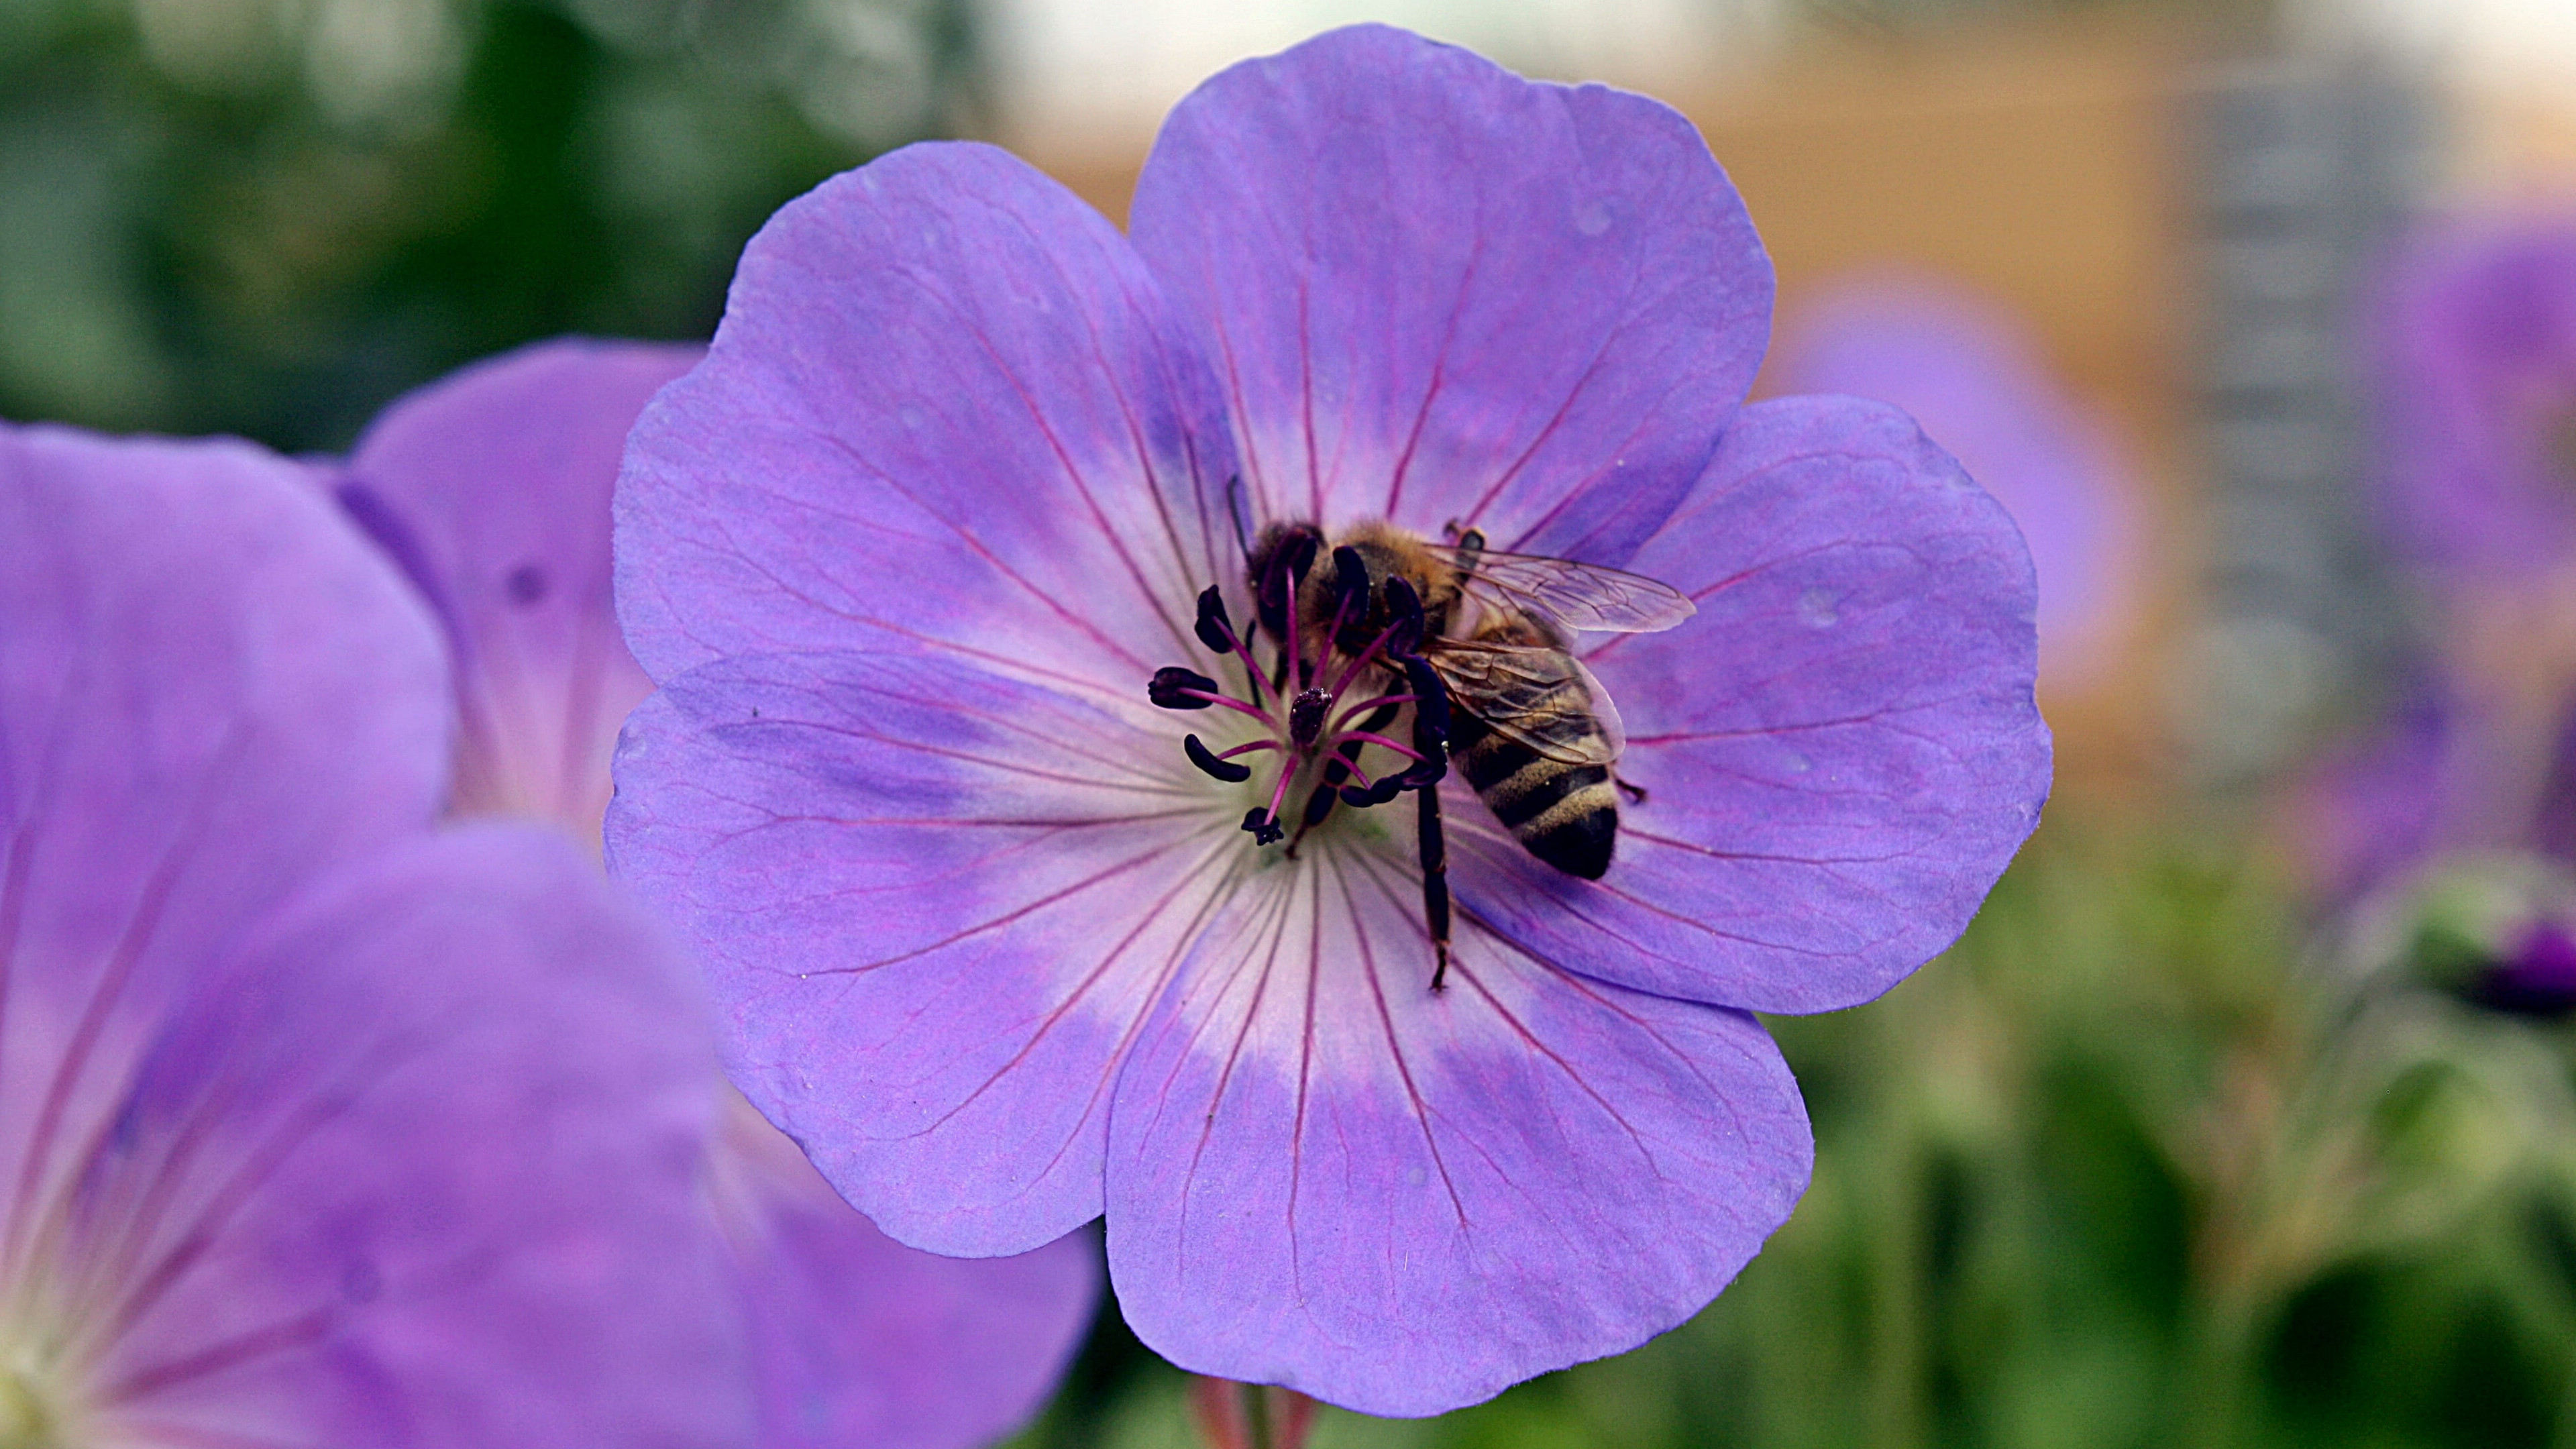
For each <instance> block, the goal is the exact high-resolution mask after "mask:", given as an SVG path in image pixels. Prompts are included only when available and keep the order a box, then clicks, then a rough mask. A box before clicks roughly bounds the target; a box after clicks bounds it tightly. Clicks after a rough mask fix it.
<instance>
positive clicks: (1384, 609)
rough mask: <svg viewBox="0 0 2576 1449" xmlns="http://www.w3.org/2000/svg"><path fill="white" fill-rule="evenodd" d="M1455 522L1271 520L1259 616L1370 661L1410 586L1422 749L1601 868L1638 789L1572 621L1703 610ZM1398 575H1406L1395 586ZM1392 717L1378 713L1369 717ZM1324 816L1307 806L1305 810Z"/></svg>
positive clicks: (1257, 576) (1425, 796) (1583, 623)
mask: <svg viewBox="0 0 2576 1449" xmlns="http://www.w3.org/2000/svg"><path fill="white" fill-rule="evenodd" d="M1450 536H1451V538H1452V539H1453V542H1451V543H1449V544H1445V545H1443V544H1434V543H1431V542H1429V541H1427V540H1425V539H1422V538H1419V537H1416V536H1415V535H1413V534H1410V533H1407V532H1405V531H1403V530H1401V529H1398V528H1396V527H1394V526H1392V525H1390V524H1387V523H1383V522H1369V523H1362V524H1359V525H1357V526H1355V527H1353V528H1351V529H1350V530H1348V531H1347V532H1345V533H1343V534H1342V535H1341V536H1340V537H1338V538H1335V539H1331V540H1329V541H1328V540H1327V539H1326V538H1325V537H1324V535H1323V532H1322V530H1321V529H1319V528H1317V527H1316V526H1315V525H1313V524H1309V523H1291V524H1274V525H1272V526H1271V527H1270V528H1268V529H1267V530H1265V531H1264V532H1263V533H1262V535H1261V537H1260V539H1259V540H1258V541H1257V542H1256V543H1255V544H1254V546H1253V547H1252V548H1251V549H1250V550H1249V552H1248V562H1249V564H1250V571H1251V574H1252V585H1253V598H1254V602H1255V605H1256V609H1257V612H1258V615H1259V620H1260V624H1261V626H1262V627H1263V628H1264V629H1265V630H1267V631H1268V632H1269V633H1270V634H1271V635H1272V637H1273V638H1275V639H1278V640H1280V641H1281V642H1282V643H1283V644H1285V645H1288V646H1289V647H1290V652H1292V653H1299V654H1302V653H1303V651H1305V650H1307V649H1309V648H1316V649H1319V650H1320V651H1325V652H1329V651H1336V650H1337V651H1339V652H1340V653H1341V654H1342V655H1344V656H1346V657H1348V658H1350V659H1353V660H1367V659H1370V658H1371V654H1370V651H1371V650H1373V649H1378V648H1380V647H1381V644H1382V641H1383V640H1384V639H1385V638H1386V636H1387V635H1388V634H1389V632H1390V630H1391V629H1395V630H1396V631H1397V632H1399V633H1401V632H1403V631H1404V627H1406V626H1405V625H1404V623H1403V619H1404V617H1407V616H1409V611H1410V609H1411V608H1413V607H1414V606H1415V605H1416V603H1417V602H1418V605H1419V608H1420V610H1421V615H1422V623H1421V629H1420V638H1419V643H1418V645H1416V646H1414V648H1413V654H1412V659H1413V660H1418V661H1419V663H1420V664H1421V665H1427V666H1428V673H1429V675H1430V676H1431V680H1432V681H1436V688H1437V690H1438V692H1439V693H1440V694H1441V695H1443V696H1445V698H1444V699H1442V700H1438V701H1431V702H1430V703H1428V704H1418V705H1417V706H1416V731H1415V734H1416V748H1417V749H1418V750H1421V751H1423V752H1425V753H1426V754H1443V755H1445V756H1446V757H1448V758H1451V759H1454V760H1455V761H1456V763H1457V765H1458V768H1459V769H1460V771H1461V772H1462V773H1463V774H1464V775H1465V776H1466V778H1467V783H1468V784H1469V785H1471V786H1473V787H1474V789H1475V791H1476V795H1477V798H1479V799H1480V800H1482V801H1483V802H1484V803H1485V806H1486V808H1487V809H1489V810H1491V811H1492V812H1493V814H1494V818H1495V819H1496V820H1497V821H1498V822H1500V823H1501V825H1502V826H1503V827H1504V828H1505V829H1506V830H1508V831H1510V832H1511V834H1512V838H1513V839H1515V840H1517V841H1519V842H1520V844H1521V846H1522V847H1523V848H1524V849H1526V850H1528V851H1529V853H1530V854H1532V855H1534V856H1536V857H1537V858H1539V859H1540V860H1542V861H1545V862H1546V863H1548V864H1549V865H1552V866H1555V867H1556V868H1557V869H1559V870H1561V871H1564V872H1565V873H1567V874H1568V875H1573V876H1579V877H1581V878H1583V879H1585V880H1599V879H1601V877H1602V876H1603V875H1605V874H1607V873H1608V871H1609V869H1610V860H1611V856H1612V855H1613V853H1614V852H1615V851H1616V848H1617V842H1618V833H1619V798H1620V792H1621V791H1623V790H1625V791H1627V792H1629V793H1630V794H1631V796H1632V797H1634V798H1637V799H1640V800H1642V799H1643V798H1644V792H1643V791H1642V790H1638V789H1637V788H1636V787H1634V786H1631V785H1628V784H1626V783H1625V782H1623V781H1621V780H1619V778H1618V776H1617V775H1616V774H1615V773H1614V771H1615V767H1616V766H1617V764H1618V761H1619V756H1620V753H1621V751H1622V750H1623V749H1624V748H1625V746H1626V743H1627V734H1626V731H1625V729H1624V728H1623V727H1622V726H1621V723H1620V720H1619V711H1618V708H1617V707H1616V706H1615V705H1613V704H1612V703H1611V700H1610V696H1609V693H1608V692H1607V691H1605V690H1604V689H1602V687H1601V681H1600V680H1598V679H1596V678H1594V677H1593V675H1592V671H1590V670H1589V669H1586V668H1585V667H1584V666H1583V662H1582V661H1581V660H1580V659H1578V658H1576V657H1575V655H1574V652H1573V650H1572V648H1571V647H1570V645H1569V643H1568V639H1567V636H1568V635H1569V634H1570V633H1593V632H1609V633H1653V632H1657V631H1660V630H1664V629H1669V628H1672V627H1673V626H1674V625H1676V624H1679V623H1680V622H1682V621H1683V620H1684V619H1687V618H1689V617H1690V616H1691V615H1692V614H1693V613H1695V612H1697V610H1696V608H1695V607H1694V606H1693V605H1692V603H1691V601H1690V600H1689V599H1688V598H1686V597H1685V596H1683V595H1682V594H1681V593H1680V592H1678V591H1676V590H1674V589H1672V588H1670V587H1667V586H1666V585H1664V584H1660V583H1657V582H1656V581H1655V580H1653V579H1649V578H1643V577H1640V576H1638V575H1636V574H1631V573H1623V572H1621V571H1620V570H1617V569H1610V568H1602V567H1599V566H1597V565H1593V564H1584V563H1577V562H1574V561H1573V560H1571V559H1561V558H1549V557H1544V556H1540V555H1535V554H1516V553H1504V552H1500V551H1498V550H1495V549H1492V548H1489V547H1487V546H1486V542H1485V536H1484V534H1483V533H1482V532H1481V531H1479V530H1477V529H1474V528H1461V527H1458V526H1456V525H1454V524H1453V525H1452V526H1451V528H1450ZM1292 580H1293V581H1294V585H1295V586H1294V587H1293V588H1291V587H1290V583H1291V581H1292ZM1396 580H1401V581H1402V584H1403V587H1402V588H1401V589H1397V588H1391V587H1390V583H1391V581H1396ZM1292 597H1293V598H1294V600H1295V611H1296V614H1297V616H1298V617H1297V620H1296V627H1295V629H1294V631H1293V635H1292V631H1291V629H1290V627H1289V620H1288V618H1287V614H1288V610H1289V600H1290V599H1291V598H1292ZM1410 664H1411V661H1410V660H1408V659H1406V658H1403V657H1399V656H1398V655H1396V654H1390V655H1386V656H1384V657H1382V658H1379V659H1377V660H1376V661H1375V667H1379V668H1382V669H1384V670H1386V671H1387V673H1389V674H1390V675H1392V676H1393V677H1394V678H1396V679H1397V680H1400V681H1401V680H1406V679H1408V678H1412V679H1413V680H1414V684H1413V688H1414V692H1415V694H1416V695H1417V696H1420V695H1423V694H1424V693H1425V692H1426V682H1425V681H1422V680H1421V679H1420V678H1419V676H1418V674H1417V675H1409V674H1408V668H1409V667H1410ZM1443 716H1445V725H1444V724H1443V723H1442V717H1443ZM1393 717H1394V716H1393V712H1392V711H1391V710H1390V711H1387V712H1385V713H1384V715H1383V717H1382V718H1381V719H1380V720H1379V721H1378V722H1377V724H1378V725H1383V724H1385V723H1387V722H1390V721H1391V720H1392V719H1393ZM1426 733H1428V734H1431V735H1435V736H1438V738H1425V735H1426ZM1437 778H1438V772H1437V770H1436V769H1434V770H1432V771H1430V772H1428V780H1422V779H1421V778H1420V776H1419V775H1417V783H1415V784H1413V785H1411V786H1410V788H1413V789H1414V793H1415V796H1416V799H1417V801H1418V806H1417V809H1418V815H1419V850H1420V855H1421V863H1422V894H1423V917H1424V922H1425V924H1426V926H1427V927H1428V929H1429V931H1430V935H1431V939H1432V945H1433V949H1434V951H1435V953H1436V955H1437V958H1438V964H1437V966H1436V967H1435V968H1434V970H1433V972H1432V979H1431V984H1432V989H1433V990H1435V991H1436V990H1439V989H1440V988H1441V986H1442V984H1443V982H1444V980H1445V978H1446V976H1447V974H1448V968H1449V916H1450V909H1449V885H1448V848H1447V841H1446V838H1445V834H1444V832H1443V830H1442V826H1441V818H1440V793H1439V791H1438V789H1437V788H1436V781H1437ZM1323 803H1324V804H1325V806H1326V807H1327V808H1329V804H1330V802H1329V801H1325V802H1323ZM1319 818H1320V813H1319V812H1315V811H1312V810H1310V812H1309V824H1310V825H1311V824H1312V823H1313V821H1314V820H1315V819H1319Z"/></svg>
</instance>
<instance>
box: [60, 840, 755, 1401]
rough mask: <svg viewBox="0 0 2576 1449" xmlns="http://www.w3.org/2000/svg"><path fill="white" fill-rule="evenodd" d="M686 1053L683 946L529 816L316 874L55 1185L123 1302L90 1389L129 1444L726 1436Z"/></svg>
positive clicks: (739, 1374) (698, 1122) (705, 1103)
mask: <svg viewBox="0 0 2576 1449" xmlns="http://www.w3.org/2000/svg"><path fill="white" fill-rule="evenodd" d="M706 1049H707V1036H706V1024H705V1018H704V1012H703V1007H702V1005H701V1002H700V1000H699V998H698V996H697V993H696V990H695V987H694V985H693V983H692V982H691V981H690V979H689V972H688V968H687V965H686V963H685V962H684V961H683V960H681V959H680V958H679V956H678V955H677V954H676V953H674V952H673V951H671V950H670V949H669V948H668V947H667V946H665V945H664V944H663V943H662V941H661V939H660V937H659V934H658V933H657V932H656V931H655V930H654V929H653V928H652V927H651V924H650V923H649V922H648V921H647V920H646V919H645V918H644V917H643V915H642V914H641V913H640V912H638V911H636V910H635V909H634V908H632V907H631V906H626V905H624V904H622V903H621V902H619V901H618V900H617V899H616V898H615V897H614V895H613V893H612V892H611V891H610V890H609V888H608V887H607V885H606V883H605V882H603V881H601V880H599V878H598V875H597V873H596V871H595V870H594V869H593V868H592V866H591V865H590V863H589V862H588V861H586V860H584V859H583V858H582V857H581V855H580V853H579V852H578V851H577V850H575V849H574V848H573V847H571V846H570V845H569V844H567V843H566V842H564V841H563V840H562V839H561V838H560V836H558V835H557V834H556V833H554V832H553V831H551V830H537V829H533V828H528V827H518V826H479V827H471V828H467V829H462V830H458V831H455V832H452V833H450V834H447V835H445V836H443V837H437V838H430V839H423V840H421V841H419V842H418V843H415V844H412V845H409V846H404V847H398V848H397V849H395V850H393V851H390V852H387V853H385V854H383V855H380V856H378V857H377V858H375V859H374V860H372V861H369V862H367V863H365V864H363V865H360V866H357V867H354V868H352V869H350V870H347V871H345V872H343V873H342V874H341V875H340V876H339V877H338V878H337V879H336V880H335V881H334V882H333V883H332V884H331V885H330V886H328V887H322V888H317V890H316V892H315V894H314V896H313V897H311V898H309V899H308V901H307V903H306V905H305V906H304V907H303V908H302V909H299V910H297V911H295V912H293V913H292V915H291V917H290V918H289V919H288V920H286V921H285V922H283V923H281V925H280V926H279V928H278V929H277V930H275V931H274V932H271V933H268V934H266V935H265V937H264V939H262V940H261V941H259V942H258V943H257V944H256V945H254V946H252V947H250V948H249V949H248V950H247V951H246V953H245V955H244V956H243V957H242V958H241V959H240V960H238V961H237V962H235V963H234V964H232V965H231V966H229V967H227V968H225V969H224V970H222V971H221V972H220V973H210V974H209V976H208V977H207V978H206V979H205V980H204V981H203V982H202V983H201V989H200V990H199V992H198V993H197V994H196V996H195V997H194V998H193V999H192V1000H191V1002H189V1003H188V1004H187V1006H186V1007H185V1008H184V1009H183V1010H182V1011H181V1012H180V1013H179V1014H177V1015H176V1016H175V1017H174V1019H173V1024H172V1027H171V1029H170V1031H169V1032H168V1034H167V1035H166V1036H164V1037H163V1038H162V1039H161V1040H160V1041H159V1042H158V1043H157V1044H156V1046H155V1048H154V1050H153V1051H152V1053H151V1055H150V1057H149V1058H148V1060H147V1063H146V1066H145V1069H144V1071H143V1073H142V1075H141V1077H140V1079H139V1081H138V1083H137V1085H136V1087H135V1090H134V1093H133V1096H132V1098H131V1099H130V1102H129V1103H128V1105H127V1107H126V1108H125V1110H124V1111H123V1113H122V1114H121V1115H120V1117H119V1122H118V1131H117V1133H116V1135H115V1137H114V1138H113V1139H112V1140H111V1141H110V1142H109V1143H107V1144H105V1148H104V1151H103V1152H102V1153H101V1154H100V1155H99V1157H98V1158H97V1160H96V1162H95V1164H94V1166H93V1168H92V1170H91V1171H90V1173H89V1175H88V1177H87V1179H86V1180H85V1181H84V1183H83V1184H82V1191H81V1193H80V1194H79V1196H78V1198H77V1199H76V1201H77V1209H76V1216H75V1219H74V1234H75V1235H76V1238H77V1240H78V1241H79V1242H80V1243H81V1244H82V1245H83V1249H84V1252H83V1253H82V1254H81V1258H82V1260H83V1261H84V1262H86V1263H89V1264H91V1265H94V1266H96V1267H99V1268H101V1269H102V1270H107V1269H113V1270H115V1271H112V1272H111V1271H101V1272H100V1274H99V1277H98V1279H97V1281H98V1282H100V1283H101V1284H103V1285H112V1287H113V1290H114V1291H113V1297H114V1301H115V1304H116V1306H117V1308H118V1310H119V1318H120V1319H121V1320H122V1321H123V1323H124V1325H125V1326H124V1329H123V1332H122V1333H121V1335H120V1336H119V1337H118V1338H117V1340H116V1342H115V1344H114V1346H113V1348H112V1349H111V1351H110V1352H109V1353H108V1355H107V1356H106V1358H105V1361H104V1363H103V1364H102V1366H101V1380H102V1384H103V1392H104V1397H105V1398H106V1400H107V1401H108V1403H107V1407H106V1413H107V1414H108V1415H109V1416H110V1417H111V1419H112V1421H113V1422H115V1423H116V1424H118V1425H119V1426H120V1427H122V1428H124V1430H125V1431H126V1433H130V1434H132V1435H133V1436H134V1438H135V1439H136V1441H137V1442H142V1441H147V1440H148V1441H150V1442H164V1441H165V1440H166V1441H168V1442H191V1443H201V1442H257V1443H262V1444H267V1443H316V1444H393V1443H401V1444H410V1445H419V1446H424V1449H427V1446H456V1449H467V1446H486V1445H493V1444H677V1443H687V1444H702V1443H703V1444H727V1443H736V1444H741V1443H748V1442H749V1431H750V1413H751V1401H750V1395H749V1394H748V1393H747V1392H746V1390H747V1387H748V1382H749V1381H748V1377H747V1374H748V1367H749V1366H748V1364H747V1363H746V1362H745V1360H744V1355H743V1342H742V1338H741V1323H740V1320H739V1318H738V1316H737V1315H736V1313H735V1311H734V1309H733V1307H732V1305H731V1304H730V1303H729V1301H728V1300H727V1298H726V1296H725V1293H724V1287H723V1285H724V1282H725V1278H724V1273H725V1264H724V1258H723V1253H722V1249H721V1246H720V1242H719V1240H718V1239H717V1237H716V1236H715V1234H714V1232H713V1231H712V1228H711V1226H710V1225H709V1224H708V1222H707V1219H706V1217H705V1212H704V1208H703V1206H702V1205H701V1201H700V1198H699V1188H698V1173H697V1163H698V1162H699V1160H700V1153H701V1151H702V1150H703V1145H704V1141H705V1138H706V1134H707V1133H708V1132H709V1131H710V1130H712V1127H713V1111H714V1108H715V1106H716V1104H717V1102H718V1100H719V1099H718V1097H717V1095H716V1093H715V1092H714V1091H713V1090H711V1089H710V1087H711V1084H710V1083H709V1081H708V1079H707V1071H706ZM105 1302H106V1298H105V1297H103V1296H95V1295H94V1296H92V1297H90V1298H89V1300H88V1307H90V1308H91V1309H92V1310H93V1311H95V1310H96V1309H98V1308H99V1307H101V1306H103V1305H104V1303H105ZM228 1435H229V1436H238V1437H237V1439H234V1438H227V1437H225V1436H228ZM107 1437H109V1438H113V1439H116V1440H117V1442H125V1439H124V1437H123V1436H122V1435H119V1434H110V1435H108V1436H107Z"/></svg>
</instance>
